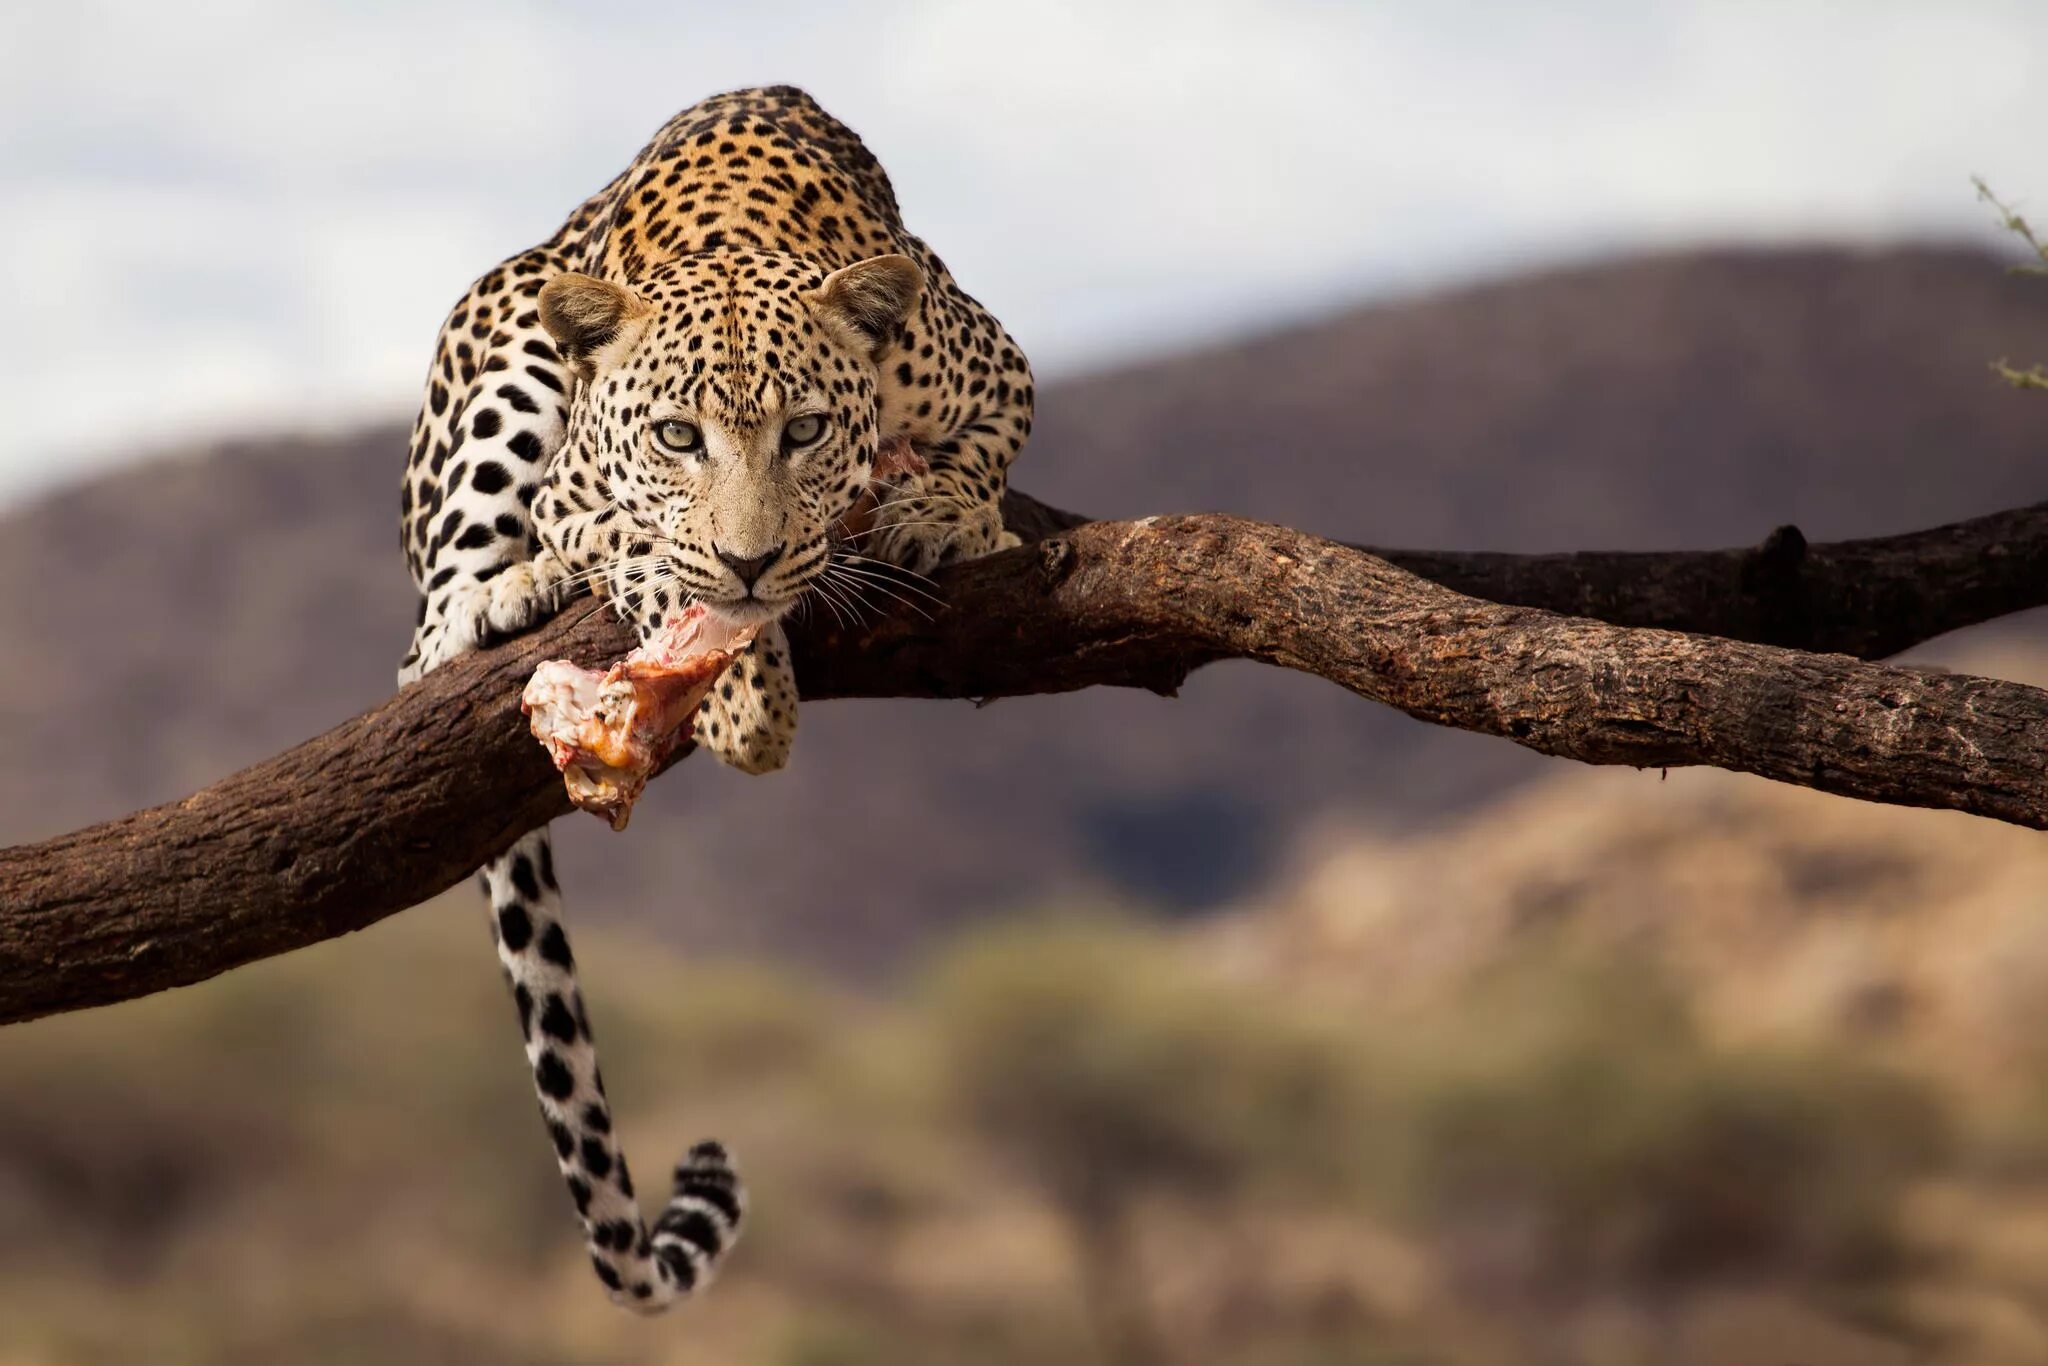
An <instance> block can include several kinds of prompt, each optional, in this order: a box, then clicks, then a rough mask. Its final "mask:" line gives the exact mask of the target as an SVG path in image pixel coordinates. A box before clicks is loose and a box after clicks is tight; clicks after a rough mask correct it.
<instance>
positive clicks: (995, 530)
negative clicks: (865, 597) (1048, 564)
mask: <svg viewBox="0 0 2048 1366" xmlns="http://www.w3.org/2000/svg"><path fill="white" fill-rule="evenodd" d="M903 507H904V511H903V512H901V513H899V514H897V515H895V516H894V517H892V516H891V515H890V514H891V513H892V511H894V509H892V508H890V507H888V506H885V507H884V508H883V509H882V511H881V513H880V514H879V515H878V516H877V518H876V522H877V525H876V527H875V531H874V535H873V538H872V540H871V542H870V545H871V547H872V549H871V551H870V552H869V553H871V554H873V555H874V556H875V558H877V559H880V560H886V561H887V562H888V563H890V564H893V565H897V566H899V567H901V568H903V569H908V570H910V571H911V572H912V573H915V574H929V573H931V572H932V571H933V570H935V569H938V568H941V567H942V566H945V565H949V564H958V563H959V562H960V561H962V560H975V559H979V558H981V557H982V556H983V555H993V554H994V553H995V552H996V551H998V550H1008V549H1010V548H1011V547H1013V546H1017V545H1021V544H1022V542H1021V541H1020V540H1018V538H1017V535H1016V533H1015V532H1012V531H1008V530H1005V529H1004V527H1003V513H1002V509H1001V508H1000V507H999V506H997V505H996V504H994V503H982V502H973V503H963V502H954V501H951V500H941V499H936V498H925V499H915V500H906V501H905V503H904V504H903Z"/></svg>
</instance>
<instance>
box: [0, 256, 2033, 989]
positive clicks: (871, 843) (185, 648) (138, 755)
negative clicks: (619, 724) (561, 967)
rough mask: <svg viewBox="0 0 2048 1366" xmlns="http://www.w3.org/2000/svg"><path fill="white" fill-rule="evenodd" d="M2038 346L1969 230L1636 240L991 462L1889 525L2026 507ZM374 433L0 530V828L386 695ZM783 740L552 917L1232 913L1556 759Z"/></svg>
mask: <svg viewBox="0 0 2048 1366" xmlns="http://www.w3.org/2000/svg"><path fill="white" fill-rule="evenodd" d="M2043 352H2048V290H2044V289H2040V288H2038V287H2032V286H2030V285H2029V284H2028V283H2026V282H2019V281H2014V280H2011V279H2009V278H2008V277H2007V276H2006V274H2005V272H2004V270H2003V269H2002V263H2001V262H2000V261H1999V260H1997V259H1995V258H1992V257H1989V256H1986V255H1984V254H1981V253H1977V252H1971V251H1963V250H1948V249H1935V248H1902V249H1892V250H1882V251H1846V250H1831V249H1819V248H1815V249H1802V250H1769V251H1764V250H1743V251H1732V250H1731V251H1714V252H1703V253H1696V254H1685V255H1672V256H1661V257H1654V258H1648V259H1640V260H1632V261H1626V262H1621V263H1618V264H1602V265H1591V266H1584V267H1579V268H1574V269H1569V270H1560V271H1556V272H1552V273H1547V274H1543V275H1539V276H1535V277H1532V278H1525V279H1514V280H1506V281H1501V282H1496V283H1492V284H1486V285H1481V286H1477V287H1472V288H1468V289H1463V290H1460V291H1457V292H1454V293H1449V294H1444V295H1439V296H1434V297H1428V298H1422V299H1416V300H1411V301H1405V302H1397V303H1391V304H1385V305H1379V306H1373V307H1368V308H1360V309H1355V310H1351V311H1347V312H1343V313H1339V314H1336V315H1333V316H1331V317H1329V318H1327V319H1325V320H1322V321H1319V322H1314V323H1310V324H1307V325H1303V326H1298V327H1293V328H1290V329H1287V330H1285V331H1280V332H1276V333H1273V334H1270V335H1267V336H1263V337H1257V338H1253V339H1250V340H1246V341H1243V342H1240V343H1237V344H1234V345H1230V346H1227V347H1222V348H1212V349H1202V350H1191V351H1189V352H1187V353H1185V354H1181V355H1176V356H1171V357H1167V358H1164V359H1159V360H1155V361H1152V362H1149V363H1146V364H1142V365H1136V366H1132V367H1129V368H1125V369H1121V370H1117V371H1113V372H1108V373H1103V374H1099V375H1096V376H1093V377H1089V378H1084V379H1079V380H1073V381H1068V382H1064V383H1056V384H1053V385H1049V386H1047V387H1046V389H1045V391H1044V395H1043V399H1042V403H1041V423H1040V427H1039V431H1038V434H1037V435H1036V437H1035V438H1034V440H1033V444H1032V447H1031V450H1030V451H1029V453H1028V455H1027V457H1026V459H1025V461H1024V463H1023V464H1022V465H1021V466H1020V467H1019V470H1018V471H1017V475H1018V483H1019V486H1020V487H1023V488H1026V489H1029V490H1030V491H1031V492H1033V493H1036V494H1038V495H1040V496H1042V497H1045V498H1047V499H1049V500H1051V501H1054V502H1057V503H1061V504H1063V505H1067V506H1072V507H1076V508H1080V509H1084V510H1086V511H1089V512H1091V513H1095V514H1098V515H1105V516H1107V515H1129V514H1139V513H1146V512H1166V511H1185V510H1199V509H1211V508H1214V509H1230V510H1233V511H1238V512H1243V513H1248V514H1251V515H1255V516H1260V517H1266V518H1270V519H1273V520H1277V521H1283V522H1289V523H1292V524H1295V525H1299V526H1303V527H1306V528H1309V529H1312V530H1315V531H1319V532H1323V533H1326V534H1330V535H1336V536H1342V537H1344V538H1346V539H1358V540H1364V541H1368V542H1378V543H1383V544H1406V545H1435V546H1445V547H1465V548H1498V549H1524V550H1556V549H1569V548H1575V547H1583V548H1593V547H1604V548H1616V547H1637V548H1658V547H1682V546H1708V545H1721V544H1735V543H1748V542H1754V541H1756V540H1758V539H1760V538H1761V537H1762V536H1763V535H1764V534H1765V533H1766V532H1768V530H1769V529H1770V528H1771V527H1773V526H1775V525H1777V524H1780V523H1783V522H1788V521H1790V522H1797V523H1798V524H1799V525H1800V526H1801V527H1802V528H1804V529H1805V530H1806V532H1807V533H1808V534H1809V535H1810V536H1813V537H1816V538H1823V539H1826V538H1835V537H1841V536H1852V535H1867V534H1877V533H1883V532H1888V531H1897V530H1905V529H1909V528H1912V527H1917V526H1923V525H1930V524H1934V523H1938V522H1942V521H1946V520H1951V519H1954V518H1958V517H1964V516H1969V515H1973V514H1976V513H1981V512H1986V511H1990V510H1993V509H1996V508H2000V507H2005V506H2009V505H2013V504H2018V503H2025V502H2031V501H2034V500H2037V499H2039V498H2041V497H2042V496H2044V493H2043V485H2044V478H2043V476H2042V474H2041V469H2042V465H2041V459H2040V452H2039V441H2040V432H2041V423H2042V418H2043V415H2044V409H2043V408H2042V406H2041V405H2040V403H2039V401H2038V399H2031V398H2030V396H2027V395H2021V394H2015V393H2012V392H2010V391H2008V390H2006V389H2004V388H2002V387H2001V386H2000V385H1998V384H1997V383H1996V382H1995V381H1994V379H1993V378H1992V376H1991V375H1990V373H1989V370H1988V367H1987V362H1988V361H1989V360H1991V359H1993V358H1996V357H1999V356H2012V357H2014V358H2016V359H2020V358H2025V359H2032V358H2033V357H2035V356H2037V355H2039V354H2041V353H2043ZM401 449H402V439H401V432H400V430H399V428H398V427H397V426H396V425H394V426H391V427H387V428H381V429H376V430H371V431H366V432H361V433H357V434H353V435H346V436H333V437H324V438H318V439H316V438H310V437H304V438H295V439H289V440H265V441H246V442H236V443H230V444H226V445H222V446H220V447H218V448H216V449H213V450H209V451H205V452H201V453H196V454H192V455H188V456H186V457H183V458H179V459H172V460H159V461H156V462H153V463H150V464H146V465H140V466H136V467H133V468H131V469H129V470H127V471H124V472H122V473H120V474H117V475H114V476H111V477H108V478H105V479H101V480H98V481H96V482H93V483H89V484H84V485H81V486H78V487H75V488H73V489H71V490H69V491H66V492H63V493H60V494H58V495H56V496H53V497H50V498H48V499H46V500H44V501H42V502H40V503H38V504H35V505H32V506H28V507H25V508H22V509H19V510H17V511H15V512H13V513H12V514H11V515H9V516H8V517H6V518H5V519H4V520H0V573H4V574H5V575H6V581H7V582H8V584H9V585H10V591H9V593H8V594H7V595H6V596H5V598H4V600H0V639H5V640H6V641H7V642H8V648H7V650H6V651H5V652H4V653H0V744H4V745H5V746H6V748H7V751H8V752H9V753H11V754H13V755H14V756H16V760H15V762H13V763H10V764H9V765H8V766H7V768H6V770H5V772H4V773H0V839H4V840H9V841H12V840H23V839H32V838H35V837H38V836H42V835H47V834H51V833H54V832H56V831H59V830H62V829H65V828H68V827H70V826H74V825H77V824H81V823H84V822H87V821H91V820H96V819H102V818H105V817H108V816H112V815H115V814H118V813H120V812H121V811H124V810H127V809H129V808H132V807H135V806H138V805H141V804H145V803H149V802H154V801H160V800H164V799H168V798H171V797H175V796H177V795H179V794H180V793H182V792H184V791H187V790H189V789H191V788H193V787H196V786H199V785H201V784H203V783H205V782H207V781H209V780H211V779H213V778H215V777H218V776H220V775H221V774H223V773H226V772H227V771H229V770H230V769H232V768H234V767H236V766H238V765H241V764H244V763H247V762H249V761H251V760H254V759H256V758H259V757H261V756H263V755H265V754H268V753H270V752H272V751H274V750H277V749H279V748H281V747H284V746H286V745H289V744H291V743H294V742H296V741H297V740H300V739H302V738H304V737H306V736H307V735H310V734H312V733H314V732H316V731H318V730H320V729H323V728H324V727H326V726H328V725H330V724H333V723H334V722H336V721H338V720H340V719H341V718H342V717H344V716H346V715H348V714H349V713H351V712H353V711H356V710H358V709H360V708H362V707H364V706H366V705H368V704H370V703H372V702H374V701H375V700H377V699H378V698H379V697H381V696H383V695H384V694H385V693H386V692H388V690H389V687H390V679H391V667H392V664H393V662H394V661H395V660H396V659H397V658H398V655H399V653H400V651H401V649H402V647H403V644H404V639H405V635H406V632H407V630H408V628H409V626H410V623H411V620H412V595H411V589H410V585H409V584H408V583H407V581H406V579H405V575H404V572H403V569H402V567H401V565H400V562H399V556H398V553H397V544H396V539H397V538H396V529H395V516H394V512H395V489H396V483H397V472H398V467H399V463H400V451H401ZM804 728H805V735H804V737H803V740H802V742H801V744H800V747H799V758H798V760H797V762H796V764H795V766H794V768H793V769H792V770H791V771H790V772H787V773H784V774H781V775H777V776H775V777H772V778H769V779H765V780H750V779H744V778H741V777H739V776H737V775H734V774H731V773H728V772H724V771H721V770H717V769H715V768H714V766H712V765H710V764H705V765H702V766H699V765H695V764H692V765H691V766H689V768H688V769H687V770H685V772H684V773H683V774H682V775H681V776H678V777H673V778H671V779H669V780H667V781H666V782H664V783H662V784H659V785H658V786H657V788H656V790H655V792H654V793H653V794H652V796H651V798H650V802H649V809H647V810H646V811H645V812H644V814H643V815H642V817H641V819H639V820H636V821H635V822H634V827H633V830H632V832H631V833H630V834H628V835H625V836H618V837H614V836H611V835H610V834H609V833H608V832H605V831H603V830H602V829H600V828H599V827H598V826H597V825H596V823H595V822H587V821H579V822H576V823H574V824H573V825H572V826H570V827H569V829H568V831H567V834H566V836H565V838H564V840H563V845H564V851H563V862H564V864H565V865H566V867H565V877H566V878H567V879H568V880H569V885H570V887H571V889H572V891H571V895H572V897H573V898H574V899H575V901H576V902H577V903H578V906H579V913H585V914H590V915H594V916H601V917H603V918H606V919H610V920H613V921H619V920H633V921H639V922H642V923H644V924H646V925H647V926H649V927H660V929H661V931H662V932H663V933H665V934H668V935H671V936H674V937H676V938H678V939H680V940H681V941H683V942H686V943H690V944H693V945H698V946H704V947H710V948H717V949H721V950H742V951H761V952H774V953H793V954H796V955H799V956H805V957H810V958H813V959H816V960H820V961H825V962H829V963H832V964H834V965H838V966H848V967H856V968H871V967H877V966H884V965H887V964H890V963H893V962H895V961H898V960H899V959H900V958H901V956H902V954H903V953H904V952H905V951H906V950H908V949H911V948H913V947H914V946H916V945H917V944H919V943H920V941H921V939H922V937H923V934H924V932H925V931H926V930H927V929H928V928H929V927H931V926H932V925H934V924H936V923H943V922H946V921H949V920H951V919H954V918H957V917H964V916H968V915H974V914H983V913H988V912H999V911H1001V910H1003V909H1005V908H1008V907H1015V906H1018V905H1020V904H1029V903H1036V902H1041V901H1045V900H1049V899H1052V898H1055V897H1061V896H1069V895H1072V894H1075V893H1087V892H1091V891H1107V892H1113V893H1116V894H1119V895H1122V896H1131V897H1137V898H1140V899H1144V900H1148V901H1151V902H1153V903H1155V904H1158V905H1161V906H1163V907H1166V908H1168V909H1196V908H1201V907H1205V906H1209V905H1214V904H1218V903H1220V902H1223V901H1227V900H1228V899H1230V898H1232V897H1234V896H1238V895H1240V894H1242V893H1243V892H1245V890H1246V889H1248V888H1249V887H1251V886H1253V885H1255V884H1256V883H1258V882H1259V881H1260V880H1262V879H1263V878H1264V877H1265V876H1266V875H1267V874H1268V873H1269V872H1270V871H1271V870H1272V869H1273V868H1274V867H1275V866H1276V864H1277V862H1278V861H1279V860H1280V859H1281V858H1282V857H1283V855H1284V854H1285V851H1286V850H1287V849H1288V848H1289V844H1290V840H1291V839H1292V837H1293V834H1294V832H1296V831H1298V830H1300V829H1302V828H1304V827H1305V826H1307V825H1309V824H1311V823H1313V822H1315V821H1316V820H1319V819H1327V818H1330V817H1332V816H1339V817H1341V818H1342V819H1344V820H1346V821H1348V822H1351V823H1352V824H1361V823H1362V824H1364V825H1366V826H1368V827H1371V828H1377V829H1381V830H1384V831H1389V832H1399V831H1401V830H1412V829H1415V828H1416V827H1418V826H1421V825H1426V824H1428V823H1430V822H1432V821H1435V820H1438V819H1440V818H1442V817H1444V816H1446V815H1448V814H1450V813H1453V812H1456V811H1459V810H1462V809H1464V808H1467V807H1469V806H1471V805H1473V804H1475V803H1476V802H1478V801H1480V800H1481V799H1484V798H1489V797H1492V796H1495V795H1497V794H1499V793H1501V792H1503V791H1504V790H1505V789H1508V788H1510V787H1513V786H1515V785H1518V784H1521V783H1525V782H1527V781H1528V780H1530V779H1532V778H1534V777H1536V776H1537V775H1539V774H1542V773H1544V772H1546V771H1548V769H1549V768H1550V767H1552V766H1554V765H1555V763H1556V761H1546V760H1543V759H1540V758H1537V757H1536V756H1532V755H1529V754H1527V753H1524V752H1522V751H1520V750H1517V749H1515V748H1513V747H1512V746H1509V745H1504V744H1502V743H1500V742H1498V741H1495V740H1490V739H1481V738H1477V737H1473V736H1467V735H1461V734H1457V733H1452V732H1446V731H1438V730H1434V729H1431V728H1428V727H1425V726H1423V725H1420V724H1419V723H1415V722H1411V721H1409V720H1407V719H1405V718H1402V717H1398V716H1395V715H1392V714H1390V713H1387V712H1384V711H1381V710H1379V709H1376V708H1373V707H1371V706H1368V705H1366V704H1363V703H1360V702H1358V701H1356V700H1355V699H1352V698H1350V697H1349V696H1347V695H1345V694H1342V693H1340V692H1338V691H1337V690H1335V689H1333V688H1330V687H1328V686H1327V685H1323V684H1319V683H1317V682H1315V681H1313V680H1309V679H1305V678H1299V677H1294V676H1289V675H1283V674H1280V673H1278V672H1275V671H1272V670H1261V669H1257V668H1254V667H1252V666H1249V665H1237V666H1225V667H1220V668H1217V669H1213V670H1209V671H1206V672H1205V673H1203V674H1201V675H1198V676H1197V677H1196V678H1195V679H1193V680H1192V681H1191V682H1190V684H1189V686H1188V687H1187V688H1186V689H1185V690H1184V693H1183V696H1182V697H1181V698H1180V699H1179V700H1178V701H1176V702H1171V703H1169V702H1163V701H1161V700H1159V699H1156V698H1153V697H1150V696H1125V695H1119V694H1113V693H1109V692H1101V691H1098V692H1095V693H1091V694H1084V695H1079V696H1073V697H1061V698H1045V699H1027V700H1019V701H1006V702H1003V703H1002V704H1000V705H997V706H994V707H989V708H986V709H982V710H975V709H973V708H970V707H967V706H952V707H947V706H940V705H935V704H932V703H913V702H865V703H835V704H832V705H830V706H819V707H815V708H812V709H810V710H809V711H807V712H806V714H805V720H804ZM52 757H60V758H61V764H52V763H50V762H49V759H50V758H52ZM53 775H56V776H54V777H53Z"/></svg>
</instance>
